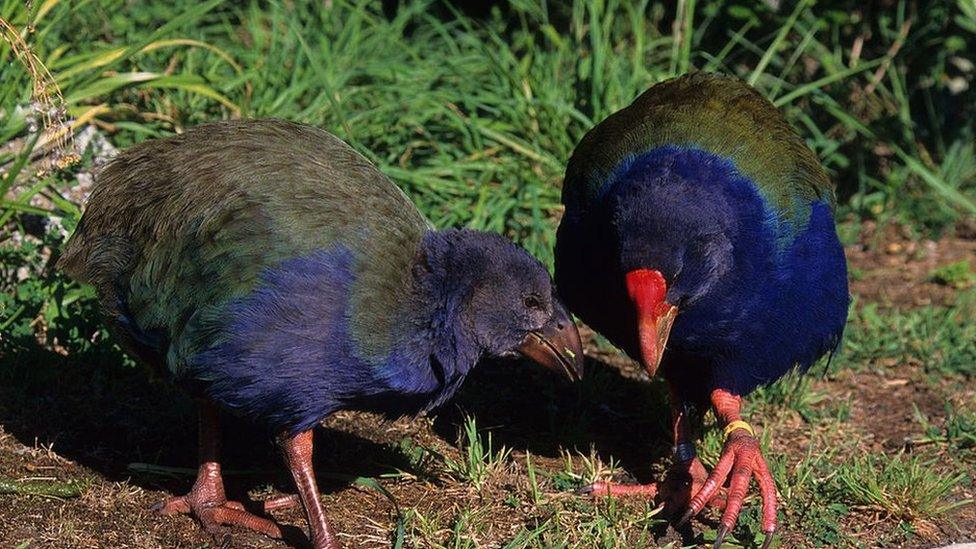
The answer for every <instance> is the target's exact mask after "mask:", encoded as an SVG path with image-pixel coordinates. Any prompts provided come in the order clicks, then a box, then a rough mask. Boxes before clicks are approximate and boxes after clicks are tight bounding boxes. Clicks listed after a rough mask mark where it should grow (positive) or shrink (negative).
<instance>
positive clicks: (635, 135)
mask: <svg viewBox="0 0 976 549" xmlns="http://www.w3.org/2000/svg"><path fill="white" fill-rule="evenodd" d="M663 145H680V146H690V147H697V148H701V149H703V150H706V151H709V152H711V153H714V154H717V155H720V156H723V157H727V158H729V159H731V160H732V162H733V163H734V164H735V165H736V167H737V168H738V170H739V171H740V172H741V173H742V174H743V175H745V176H747V177H749V178H750V179H752V180H753V181H755V182H756V185H757V187H758V188H759V192H760V193H761V194H762V195H763V196H764V197H765V199H766V200H767V202H768V203H770V204H771V205H773V206H774V207H775V208H776V209H777V211H778V212H779V214H780V217H781V219H782V220H783V221H786V222H790V223H793V224H794V225H801V224H805V222H806V216H807V215H808V213H809V204H810V202H813V201H817V200H826V201H827V202H828V203H829V204H830V207H831V209H833V208H834V188H833V185H832V183H831V182H830V179H829V178H828V177H827V174H826V173H825V172H824V170H823V167H822V166H821V165H820V162H819V161H818V160H817V157H816V156H815V155H814V154H813V152H812V151H811V150H810V149H809V148H808V147H807V146H806V144H805V143H804V142H803V140H802V139H800V137H799V136H798V135H797V134H796V132H795V131H794V130H793V128H792V127H790V125H789V123H788V122H787V121H786V119H785V118H784V117H783V115H782V113H780V112H779V110H778V109H776V107H775V106H773V104H772V103H770V102H769V101H768V100H767V99H766V98H764V97H763V96H762V95H760V94H759V92H757V91H756V90H755V89H753V88H752V87H751V86H749V85H748V84H746V83H745V82H743V81H741V80H739V79H737V78H732V77H727V76H720V75H714V74H708V73H702V72H698V73H692V74H688V75H685V76H680V77H677V78H674V79H671V80H667V81H665V82H661V83H659V84H657V85H655V86H653V87H651V88H650V89H648V90H647V91H646V92H644V93H643V94H642V95H641V96H640V97H638V98H637V99H636V100H634V102H633V103H632V104H631V105H630V106H628V107H626V108H624V109H622V110H620V111H618V112H616V113H614V114H612V115H610V117H608V118H607V119H606V120H604V121H603V122H601V123H600V124H598V125H597V126H596V127H594V128H593V129H592V130H590V131H589V132H588V133H587V134H586V136H585V137H583V139H582V141H581V142H580V144H579V145H578V146H577V147H576V150H575V151H574V152H573V155H572V157H571V158H570V160H569V165H568V167H567V170H566V180H565V183H564V186H563V203H564V204H565V205H566V208H567V210H568V211H571V212H572V211H577V212H582V211H585V210H586V209H588V207H589V205H590V202H591V201H592V200H593V199H594V198H595V197H596V196H597V194H598V193H599V191H600V187H601V186H602V185H603V184H604V183H606V182H607V180H608V178H609V177H610V175H611V173H612V172H613V170H614V169H615V168H616V167H617V166H618V165H620V163H621V162H623V161H624V160H625V159H626V158H628V157H629V156H632V155H635V154H639V153H641V152H645V151H648V150H650V149H653V148H655V147H659V146H663Z"/></svg>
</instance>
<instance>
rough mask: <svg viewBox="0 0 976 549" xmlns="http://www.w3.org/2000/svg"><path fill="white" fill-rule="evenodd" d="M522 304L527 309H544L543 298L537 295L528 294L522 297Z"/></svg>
mask: <svg viewBox="0 0 976 549" xmlns="http://www.w3.org/2000/svg"><path fill="white" fill-rule="evenodd" d="M522 305H524V306H525V308H526V309H542V300H541V299H539V296H537V295H527V296H525V297H523V298H522Z"/></svg>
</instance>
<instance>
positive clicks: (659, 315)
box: [556, 73, 849, 546]
mask: <svg viewBox="0 0 976 549" xmlns="http://www.w3.org/2000/svg"><path fill="white" fill-rule="evenodd" d="M563 203H564V204H565V206H566V213H565V216H564V217H563V219H562V222H561V224H560V226H559V232H558V235H557V242H556V285H557V287H558V289H559V292H560V296H561V297H562V298H563V300H564V301H565V302H566V304H567V305H568V306H569V307H570V310H571V311H573V312H574V313H576V314H577V315H578V316H579V317H580V318H581V319H582V320H583V321H584V322H586V323H587V324H589V325H590V326H591V327H592V328H593V329H595V330H596V331H598V332H600V333H602V334H603V335H605V336H606V337H607V338H608V339H609V340H610V341H611V342H613V343H614V344H615V345H617V346H619V347H620V348H621V349H623V350H624V351H626V352H627V353H628V354H629V355H630V356H632V357H634V358H635V359H636V360H638V361H640V363H641V364H642V365H643V367H644V368H645V369H646V370H647V372H648V373H649V374H650V375H652V376H653V375H654V373H655V372H656V371H657V370H658V366H660V370H661V372H662V374H663V376H664V378H665V379H666V381H667V383H668V386H669V389H670V395H671V416H672V420H673V429H674V458H675V459H674V466H673V468H672V470H671V473H670V474H669V475H668V478H667V481H666V482H665V483H663V484H661V485H658V484H652V485H638V486H628V485H609V484H606V483H597V484H594V485H591V486H589V487H588V488H587V489H586V490H584V491H588V492H590V493H593V494H618V495H623V494H641V495H644V496H645V497H658V498H660V499H662V500H664V501H665V502H666V503H668V504H669V505H670V507H671V508H672V511H674V510H676V509H681V510H684V506H686V505H687V509H686V511H685V513H684V516H683V517H682V519H681V520H679V523H681V522H685V521H687V520H689V519H690V518H691V517H692V516H694V515H695V514H697V513H698V512H699V511H701V509H702V508H703V507H704V506H705V505H706V504H707V503H709V502H710V501H711V500H712V499H713V498H714V496H715V495H716V493H717V492H718V490H719V488H720V487H721V486H722V485H723V484H724V483H725V481H726V479H727V478H728V479H729V480H730V483H729V490H728V493H727V497H726V504H725V509H724V512H723V514H722V518H721V525H720V527H719V533H718V541H717V542H716V546H718V545H721V543H722V540H723V538H724V536H725V535H726V534H727V532H728V531H729V530H731V529H732V527H733V526H734V525H735V522H736V519H737V517H738V514H739V511H740V509H741V507H742V503H743V498H744V496H745V494H746V492H747V490H748V487H749V482H750V478H751V477H752V476H755V478H756V480H757V481H758V484H759V487H760V491H761V494H762V499H763V511H762V529H763V531H764V532H766V534H767V536H766V540H765V542H766V543H768V542H769V540H770V539H771V535H770V534H772V532H773V531H774V529H775V527H776V487H775V484H774V482H773V479H772V477H771V476H770V474H769V471H768V468H767V466H766V462H765V461H764V459H763V456H762V455H761V453H760V449H759V444H758V442H757V440H756V436H755V433H754V431H753V429H752V427H750V426H749V424H748V423H746V422H745V421H743V419H742V416H741V414H740V404H741V400H742V397H744V396H746V395H747V394H749V393H750V392H751V391H752V390H754V389H756V388H757V387H759V386H762V385H765V384H768V383H771V382H773V381H775V380H777V379H779V378H780V377H782V376H783V375H784V374H786V373H787V372H789V371H790V370H791V369H792V368H794V367H798V368H799V369H800V370H804V369H806V368H808V367H809V366H810V365H811V364H813V363H814V362H815V361H816V360H817V359H818V358H819V357H821V356H822V355H824V354H826V353H828V352H832V351H833V350H834V349H835V348H836V346H837V345H838V342H839V340H840V337H841V334H842V331H843V328H844V324H845V322H846V316H847V308H848V301H849V296H848V289H847V273H846V263H845V258H844V252H843V249H842V247H841V245H840V242H839V241H838V238H837V232H836V227H835V225H834V217H833V214H834V190H833V186H832V184H831V182H830V180H829V179H828V178H827V175H826V173H825V172H824V170H823V168H822V167H821V166H820V163H819V162H818V161H817V158H816V157H815V156H814V154H813V153H812V152H811V151H810V149H809V148H807V147H806V145H805V144H804V143H803V141H802V140H801V139H800V138H799V137H798V136H797V135H796V133H795V132H794V131H793V130H792V128H791V127H790V126H789V124H788V123H787V122H786V120H785V119H784V118H783V116H782V115H781V114H780V112H779V111H778V110H777V109H776V108H775V107H774V106H773V105H772V104H771V103H770V102H769V101H768V100H766V99H765V98H763V97H762V96H761V95H760V94H759V93H758V92H756V91H755V90H754V89H753V88H751V87H750V86H748V85H747V84H745V83H744V82H742V81H740V80H738V79H735V78H730V77H723V76H716V75H710V74H706V73H694V74H690V75H686V76H682V77H678V78H675V79H672V80H669V81H666V82H663V83H660V84H658V85H656V86H653V87H651V88H650V89H649V90H647V91H646V92H645V93H644V94H643V95H641V96H640V97H638V98H637V99H636V100H635V101H634V102H633V103H632V104H631V105H630V106H628V107H626V108H624V109H623V110H621V111H619V112H616V113H614V114H612V115H611V116H610V117H609V118H607V119H606V120H604V121H603V122H601V123H600V124H598V125H597V126H596V127H594V128H593V129H592V130H590V131H589V132H588V133H587V134H586V136H585V137H584V138H583V139H582V141H581V142H580V143H579V145H578V146H577V147H576V150H575V151H574V152H573V155H572V158H570V160H569V165H568V167H567V170H566V180H565V184H564V187H563ZM709 401H710V402H711V405H712V406H714V409H715V412H716V415H717V417H718V419H719V421H720V422H721V424H722V425H723V426H724V427H725V443H724V448H723V451H722V456H721V459H720V460H719V461H718V463H717V465H716V466H715V470H714V471H712V473H711V475H708V474H707V473H706V471H705V469H704V467H703V466H702V464H701V462H700V461H699V460H698V459H697V457H696V456H695V446H694V434H693V429H692V426H691V425H690V424H689V417H688V416H689V412H690V411H691V410H692V407H693V406H695V405H701V404H706V403H708V402H709ZM730 472H731V476H730Z"/></svg>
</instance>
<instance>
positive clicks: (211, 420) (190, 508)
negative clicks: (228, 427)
mask: <svg viewBox="0 0 976 549" xmlns="http://www.w3.org/2000/svg"><path fill="white" fill-rule="evenodd" d="M199 421H200V426H199V437H200V468H199V469H198V471H197V480H196V482H194V483H193V488H192V489H191V490H190V493H189V494H187V495H185V496H179V497H170V498H167V499H166V500H164V501H162V502H160V503H158V504H157V505H156V506H155V507H153V509H154V510H156V511H158V512H160V513H162V514H163V515H175V514H177V513H182V514H190V515H193V516H194V517H195V518H196V519H197V520H198V521H200V524H202V525H203V527H204V529H206V530H207V531H208V532H210V533H217V532H219V531H220V527H221V526H240V527H243V528H247V529H248V530H254V531H255V532H260V533H262V534H264V535H266V536H270V537H272V538H278V539H280V538H281V537H282V533H281V528H279V527H278V525H277V524H275V523H274V522H273V521H270V520H268V519H266V518H262V517H259V516H256V515H252V514H251V513H248V512H246V511H244V506H243V505H241V504H240V503H238V502H236V501H227V497H226V495H225V494H224V479H223V477H222V476H221V474H220V463H219V462H218V461H217V459H218V453H219V442H218V437H219V433H218V429H217V427H218V418H217V410H216V408H215V407H214V405H213V403H211V402H203V403H201V405H200V420H199Z"/></svg>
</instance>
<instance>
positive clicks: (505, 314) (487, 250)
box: [415, 229, 583, 380]
mask: <svg viewBox="0 0 976 549" xmlns="http://www.w3.org/2000/svg"><path fill="white" fill-rule="evenodd" d="M423 252H424V253H423V257H422V258H421V259H420V260H418V262H417V268H415V276H419V277H421V278H422V279H427V280H428V281H429V283H431V284H432V286H433V287H434V288H435V290H434V291H437V292H439V293H440V294H441V295H442V296H443V298H444V299H445V300H446V302H447V308H448V309H449V310H450V311H451V318H452V321H453V322H454V323H455V324H456V325H457V326H455V327H454V328H456V329H457V330H459V331H455V332H454V333H457V334H458V335H457V337H459V338H461V339H464V340H466V341H467V342H470V343H472V344H474V345H475V346H477V348H478V350H479V351H480V353H483V354H487V355H489V356H495V357H512V356H515V355H518V354H521V355H524V356H526V357H528V358H530V359H532V360H533V361H535V362H537V363H539V364H541V365H542V366H545V367H547V368H549V369H551V370H554V371H556V372H559V373H560V374H563V375H565V376H567V377H569V378H570V379H572V380H578V379H579V378H580V376H581V375H582V369H583V347H582V344H581V342H580V336H579V332H578V331H577V329H576V325H575V324H574V323H573V319H572V317H571V316H570V314H569V312H568V310H567V309H566V307H565V306H564V305H563V304H562V303H561V302H560V301H559V299H558V298H557V297H556V292H555V288H554V286H553V284H552V280H551V279H550V277H549V273H548V272H547V271H546V269H545V267H543V266H542V264H541V263H539V261H538V260H536V259H535V258H534V257H532V256H531V255H529V253H528V252H526V251H525V250H524V249H522V248H520V247H518V246H516V245H515V244H513V243H512V242H511V241H510V240H508V239H506V238H504V237H502V236H500V235H497V234H493V233H486V232H479V231H471V230H456V229H449V230H445V231H437V232H431V233H428V236H427V238H426V239H425V242H424V246H423Z"/></svg>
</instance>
